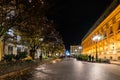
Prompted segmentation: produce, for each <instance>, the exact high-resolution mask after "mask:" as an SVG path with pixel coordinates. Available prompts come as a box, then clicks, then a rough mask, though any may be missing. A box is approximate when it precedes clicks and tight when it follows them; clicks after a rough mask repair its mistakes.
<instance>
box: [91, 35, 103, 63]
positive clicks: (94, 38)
mask: <svg viewBox="0 0 120 80" xmlns="http://www.w3.org/2000/svg"><path fill="white" fill-rule="evenodd" d="M101 39H102V36H101V35H96V36H94V37H93V38H92V40H93V41H95V43H96V61H97V60H98V52H97V42H98V41H100V40H101Z"/></svg>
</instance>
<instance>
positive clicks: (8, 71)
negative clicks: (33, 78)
mask: <svg viewBox="0 0 120 80" xmlns="http://www.w3.org/2000/svg"><path fill="white" fill-rule="evenodd" d="M54 60H55V59H53V58H52V59H51V58H50V59H47V60H42V61H40V60H36V61H35V62H28V63H18V64H12V65H6V64H3V65H2V64H1V66H2V67H1V66H0V80H2V79H4V78H6V77H10V76H14V75H21V74H24V72H26V71H29V70H32V69H33V68H34V67H36V66H38V65H42V64H45V63H50V62H51V61H54Z"/></svg>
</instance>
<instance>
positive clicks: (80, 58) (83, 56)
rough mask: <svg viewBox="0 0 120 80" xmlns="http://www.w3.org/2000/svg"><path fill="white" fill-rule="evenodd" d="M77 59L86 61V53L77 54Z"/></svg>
mask: <svg viewBox="0 0 120 80" xmlns="http://www.w3.org/2000/svg"><path fill="white" fill-rule="evenodd" d="M76 58H77V60H82V61H88V55H78V56H77V57H76Z"/></svg>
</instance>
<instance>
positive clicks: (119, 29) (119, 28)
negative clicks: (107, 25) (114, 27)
mask: <svg viewBox="0 0 120 80" xmlns="http://www.w3.org/2000/svg"><path fill="white" fill-rule="evenodd" d="M118 32H120V21H119V25H118Z"/></svg>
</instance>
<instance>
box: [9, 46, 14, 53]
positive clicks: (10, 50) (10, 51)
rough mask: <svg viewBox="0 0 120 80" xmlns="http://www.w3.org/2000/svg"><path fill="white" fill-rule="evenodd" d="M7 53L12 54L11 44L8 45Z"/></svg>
mask: <svg viewBox="0 0 120 80" xmlns="http://www.w3.org/2000/svg"><path fill="white" fill-rule="evenodd" d="M8 54H13V46H11V45H9V46H8Z"/></svg>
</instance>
